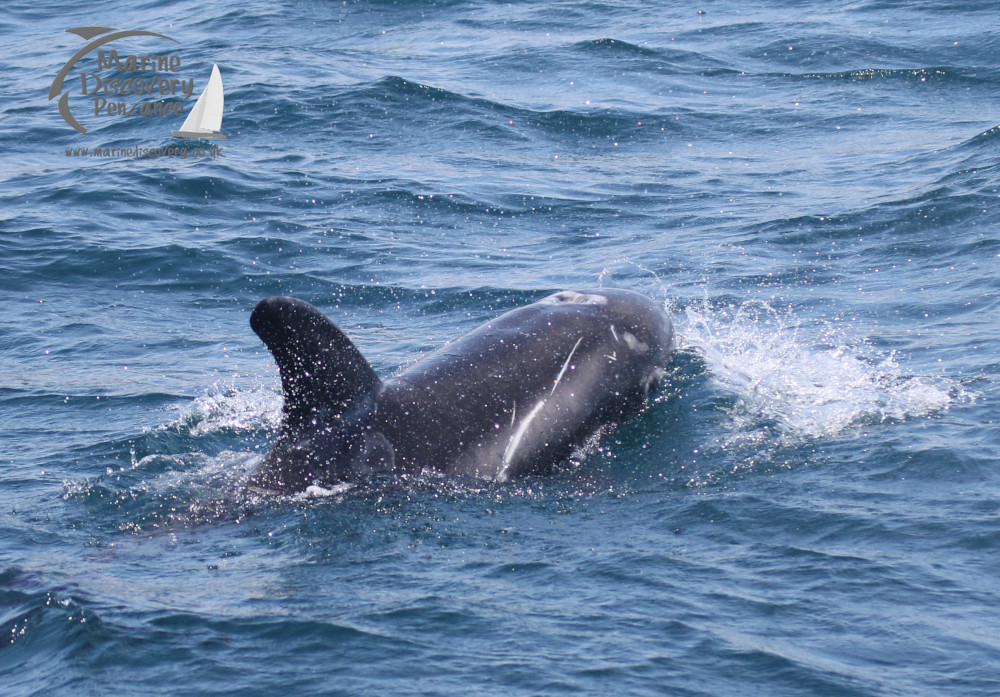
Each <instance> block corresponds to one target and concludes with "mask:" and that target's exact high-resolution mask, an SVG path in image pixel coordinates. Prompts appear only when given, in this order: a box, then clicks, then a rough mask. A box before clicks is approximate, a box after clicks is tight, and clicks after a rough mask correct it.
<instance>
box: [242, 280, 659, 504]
mask: <svg viewBox="0 0 1000 697" xmlns="http://www.w3.org/2000/svg"><path fill="white" fill-rule="evenodd" d="M250 326H251V328H252V329H253V330H254V331H255V332H256V333H257V335H258V336H259V337H260V338H261V340H263V342H264V344H265V345H266V346H267V348H268V349H269V350H270V351H271V354H272V355H273V356H274V360H275V362H276V363H277V364H278V370H279V372H280V373H281V386H282V390H283V392H284V409H283V414H282V422H281V426H280V428H279V431H278V435H277V437H276V439H275V441H274V445H273V447H272V449H271V450H270V452H268V454H267V455H266V456H265V457H264V459H263V460H262V461H261V463H260V464H259V465H258V466H257V468H256V469H255V470H254V471H253V472H252V473H251V474H250V477H249V479H248V481H247V484H246V487H247V489H248V490H250V491H252V492H255V493H261V494H290V493H296V492H302V491H305V490H306V489H307V488H308V487H310V486H312V485H317V486H325V487H329V486H332V485H337V484H339V483H342V482H352V481H359V480H363V479H364V478H365V477H370V476H372V475H373V474H377V473H385V472H398V473H415V472H420V471H422V470H423V469H425V468H433V469H436V470H439V471H442V472H445V473H452V474H458V475H468V476H475V477H481V478H486V479H493V480H496V481H505V480H507V479H509V478H511V477H518V476H523V475H529V474H539V473H544V472H545V471H546V470H548V469H550V468H551V467H552V466H553V465H555V464H558V463H559V462H560V461H562V460H565V459H566V458H567V457H569V455H570V454H571V453H572V452H573V450H574V448H577V447H579V446H581V445H582V444H584V443H585V442H586V441H587V439H588V438H589V437H590V436H592V435H593V434H594V433H595V432H597V431H598V429H599V428H601V427H602V426H604V425H605V424H615V423H618V422H620V421H622V420H624V419H626V418H628V417H629V416H632V415H634V414H636V413H638V412H639V411H640V410H641V409H642V407H643V406H644V405H645V403H646V400H647V399H648V397H649V395H650V394H651V393H652V392H653V391H654V390H656V389H657V387H658V385H659V382H660V380H661V378H662V377H663V375H664V372H665V369H666V366H667V363H668V362H669V360H670V357H671V355H672V353H673V343H674V338H673V327H672V325H671V323H670V318H669V316H668V315H667V313H666V312H665V311H664V310H663V308H662V307H661V306H660V305H659V304H658V303H656V302H654V301H653V300H652V299H650V298H648V297H646V296H644V295H641V294H639V293H635V292H633V291H628V290H611V289H598V290H588V291H561V292H559V293H555V294H554V295H550V296H548V297H546V298H543V299H542V300H539V301H538V302H535V303H532V304H531V305H526V306H524V307H520V308H517V309H515V310H511V311H510V312H507V313H506V314H504V315H501V316H500V317H498V318H496V319H495V320H492V321H490V322H487V323H486V324H484V325H482V326H481V327H479V328H477V329H475V330H473V331H472V332H470V333H468V334H466V335H464V336H462V337H460V338H459V339H456V340H455V341H452V342H450V343H448V344H446V345H445V346H444V347H442V348H440V349H438V350H437V351H435V352H434V353H432V354H430V355H428V356H426V357H425V358H423V359H421V360H420V361H417V362H416V363H414V364H413V365H411V366H410V367H408V368H407V369H406V370H404V371H403V372H401V373H400V374H398V375H395V376H393V377H391V378H389V379H387V380H384V381H383V380H380V379H379V377H378V376H377V375H376V374H375V371H374V370H372V367H371V366H370V365H369V364H368V361H366V360H365V358H364V356H362V355H361V352H360V351H358V349H357V348H356V347H355V346H354V344H353V343H352V342H351V340H350V339H348V338H347V336H346V335H345V334H344V333H343V332H342V331H341V330H340V329H339V328H338V327H337V326H336V325H335V324H334V323H333V322H331V321H330V320H329V319H328V318H327V317H326V316H325V315H324V314H323V313H322V312H320V311H319V310H318V309H316V308H315V307H313V306H312V305H310V304H309V303H306V302H304V301H302V300H297V299H295V298H287V297H272V298H267V299H265V300H262V301H261V302H260V303H259V304H258V305H257V307H256V308H255V309H254V311H253V313H252V315H251V316H250Z"/></svg>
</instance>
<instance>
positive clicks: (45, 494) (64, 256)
mask: <svg viewBox="0 0 1000 697" xmlns="http://www.w3.org/2000/svg"><path fill="white" fill-rule="evenodd" d="M83 26H102V27H113V28H117V29H145V30H149V31H156V32H162V33H165V34H168V35H170V36H172V37H174V38H176V39H177V40H178V41H179V43H178V44H177V45H176V46H174V45H171V46H170V50H171V51H174V52H176V53H177V54H178V55H180V56H181V57H182V60H183V66H184V70H183V76H184V77H192V78H194V79H195V82H196V93H197V92H198V91H200V89H201V88H202V86H203V85H204V82H205V80H206V79H207V76H208V73H209V71H210V69H211V65H212V63H217V64H218V65H219V68H220V71H221V73H222V77H223V81H224V84H225V90H226V107H225V114H224V120H223V126H222V130H223V132H224V133H225V134H226V135H227V136H228V137H227V138H226V139H225V140H224V141H219V142H218V143H213V144H219V145H221V148H222V155H223V157H215V158H212V157H191V158H184V159H180V158H170V157H148V158H141V159H135V158H129V157H90V156H88V157H81V156H79V155H69V154H67V150H68V149H73V148H77V149H78V148H84V147H86V148H94V147H102V148H105V147H106V148H114V147H118V148H125V147H130V146H142V147H146V148H170V147H176V146H177V145H178V140H177V139H174V138H171V137H170V130H171V129H177V128H178V127H179V126H180V124H179V123H175V121H176V119H173V118H171V119H168V118H166V117H143V118H139V117H133V118H124V117H123V118H112V117H109V116H95V115H94V114H93V113H92V111H91V112H88V100H87V98H86V97H84V96H79V95H78V94H77V95H74V96H72V98H71V102H70V103H71V105H72V109H73V112H74V114H76V115H77V118H79V120H80V121H81V123H84V125H85V126H86V127H87V129H88V131H89V132H88V134H87V135H82V134H80V133H77V132H76V131H74V130H73V129H71V128H70V127H69V126H68V125H67V124H66V122H65V121H64V120H63V119H62V118H61V117H60V115H59V111H58V109H57V107H56V104H55V101H56V100H52V101H48V100H47V93H48V90H49V86H50V84H51V82H52V79H53V77H54V76H55V74H56V73H57V72H58V71H59V69H60V67H61V66H62V65H63V63H64V62H65V61H66V60H67V59H68V58H69V56H71V55H72V54H73V52H74V51H76V50H78V49H79V48H80V47H81V46H83V45H84V40H83V39H82V38H80V37H78V36H75V35H73V34H69V33H66V32H65V29H67V28H73V27H83ZM0 27H2V29H3V33H4V36H5V37H6V38H5V42H4V46H3V48H0V76H2V77H0V93H2V94H3V96H4V99H3V100H2V102H0V113H2V118H0V144H2V147H3V148H4V150H5V158H4V161H3V164H2V165H0V175H2V186H0V201H2V204H0V287H2V290H3V298H4V302H3V307H2V310H0V357H2V358H0V360H2V363H0V365H2V370H0V419H2V432H3V435H4V437H3V439H2V441H0V463H2V470H0V525H2V527H0V632H2V637H0V673H2V675H3V676H4V677H3V679H4V684H5V687H4V690H3V692H4V694H8V695H90V694H94V695H98V694H100V695H105V694H128V695H147V694H148V695H163V694H177V695H213V694H233V693H237V692H238V693H239V694H245V695H257V694H260V695H271V694H275V693H276V692H278V691H282V692H283V693H285V694H289V695H335V694H345V695H347V694H373V693H386V694H426V695H443V694H466V695H475V694H483V695H501V694H510V695H524V694H567V693H572V694H579V693H585V694H602V695H603V694H609V693H614V694H636V695H640V694H642V695H645V694H649V695H653V694H656V695H659V694H671V695H713V696H717V695H730V694H734V695H735V694H739V695H747V694H759V695H768V696H769V697H771V696H774V695H838V696H840V695H907V696H908V697H909V696H912V695H928V696H932V695H933V696H935V697H937V696H940V695H963V696H964V695H992V694H996V693H997V692H998V691H1000V679H998V677H997V676H998V675H1000V642H998V639H997V637H998V636H1000V613H998V612H997V609H996V608H997V606H998V596H997V590H996V589H997V588H998V587H1000V586H998V580H1000V578H998V577H1000V565H998V562H997V559H998V551H1000V534H998V532H997V529H998V526H1000V474H998V472H997V466H996V464H997V462H998V461H1000V459H998V450H1000V437H998V436H997V433H996V428H995V427H996V417H997V411H996V408H995V406H994V405H995V403H996V397H997V395H998V389H997V377H996V376H997V373H998V367H1000V361H998V350H997V340H998V338H1000V332H998V329H997V327H998V325H1000V323H998V319H1000V317H998V314H1000V313H998V311H997V310H998V300H997V298H998V290H1000V234H998V233H1000V228H998V224H997V222H996V221H997V215H996V210H997V204H998V196H1000V191H998V189H1000V164H998V156H1000V131H998V130H997V124H998V123H1000V101H998V97H997V95H1000V64H998V62H997V55H1000V54H998V50H997V49H998V48H1000V45H998V39H997V36H998V30H1000V26H998V20H997V15H996V12H995V10H994V9H993V8H992V7H991V6H989V5H988V4H986V3H974V2H955V3H948V4H941V3H924V2H918V3H912V2H911V3H905V4H904V3H895V2H832V3H823V4H818V3H806V2H781V3H772V4H771V5H770V6H768V7H747V6H746V5H745V4H743V3H734V2H729V1H727V0H715V1H713V2H706V3H703V4H701V5H698V4H695V5H691V4H685V3H673V2H666V3H641V2H618V3H600V2H554V3H540V2H519V3H509V4H508V3H498V2H459V1H457V0H456V1H452V2H436V3H419V2H407V1H403V0H400V1H399V2H389V1H384V2H350V1H348V2H344V3H319V2H298V3H286V2H278V3H270V4H265V3H259V2H252V1H251V2H247V3H242V4H240V5H239V6H230V5H226V4H223V3H207V4H206V3H191V2H181V3H164V2H147V3H139V4H134V3H133V4H128V3H119V2H111V3H109V4H105V5H102V6H100V7H97V6H93V7H90V6H80V5H71V4H68V3H59V2H51V1H45V0H43V2H42V3H36V4H33V5H29V4H26V3H19V2H15V3H8V4H7V5H5V7H4V8H3V9H2V10H0ZM130 41H132V42H133V43H127V42H124V41H123V42H122V43H121V46H120V50H121V51H122V53H123V55H124V53H125V52H126V51H130V52H135V53H145V52H156V51H160V52H163V51H165V50H167V49H165V48H164V42H163V41H162V40H155V39H132V40H130ZM81 66H82V67H81V68H79V69H80V70H84V69H85V70H90V69H92V68H93V58H92V57H90V58H87V59H84V61H83V62H81ZM87 66H90V67H87ZM79 80H80V77H79V74H78V73H72V72H71V74H70V76H69V77H68V78H67V83H66V84H67V85H73V86H74V87H73V89H76V87H75V86H76V85H79ZM597 286H605V287H626V288H631V289H633V290H638V291H641V292H645V293H647V294H648V295H651V296H652V297H655V298H657V299H658V300H660V301H662V302H663V303H664V305H665V307H667V308H668V309H669V310H670V311H671V313H672V314H673V317H674V321H675V324H676V326H677V329H678V336H679V351H678V354H677V356H676V358H675V360H674V363H673V364H672V365H671V373H670V379H669V380H668V381H667V385H666V386H665V387H664V389H663V390H662V391H661V392H660V394H659V395H658V396H657V397H656V398H655V400H654V401H653V403H652V404H651V405H650V408H649V409H648V410H647V411H646V412H645V413H643V414H642V415H641V417H640V418H638V419H637V420H635V421H633V422H631V423H628V424H626V425H624V426H623V427H622V428H620V429H619V430H617V431H615V432H614V433H610V434H606V435H605V436H604V437H603V438H602V439H601V440H600V441H599V443H598V445H597V446H596V447H595V448H594V449H593V450H592V451H591V452H589V453H588V454H586V455H585V456H584V457H582V458H581V459H578V460H576V461H573V462H570V463H564V465H563V466H561V467H560V468H559V470H558V472H556V473H555V474H554V475H553V476H550V477H545V478H533V479H527V480H521V481H515V482H510V483H506V484H503V485H500V484H494V483H490V482H481V481H469V480H463V479H456V478H448V477H437V476H433V475H430V474H428V475H425V476H423V477H419V478H410V479H406V480H402V481H399V480H395V481H382V480H379V481H371V482H364V483H360V484H358V485H357V486H355V487H353V488H345V489H344V490H339V491H336V492H333V494H334V495H331V496H327V497H323V498H307V497H299V498H296V499H292V500H282V501H270V502H266V501H257V500H248V499H246V498H243V497H241V496H240V495H239V494H238V488H239V483H240V481H241V479H242V478H243V477H244V476H245V474H246V473H247V471H248V470H249V469H250V468H252V467H253V465H254V464H255V463H256V462H257V461H258V459H259V458H260V457H261V455H262V453H263V452H265V451H266V449H267V448H268V447H269V443H270V441H271V439H272V438H273V436H274V432H275V428H276V425H277V421H278V419H279V418H280V409H281V395H280V384H279V381H278V377H277V371H276V370H275V368H274V367H273V364H272V362H271V358H270V356H269V355H268V354H267V352H266V350H265V349H264V347H263V346H262V345H261V344H260V343H259V342H258V340H257V338H256V336H254V334H253V333H252V332H251V331H250V329H249V326H248V324H247V320H248V317H249V312H250V310H251V309H252V307H253V306H254V304H255V303H256V302H257V301H258V300H259V299H260V298H262V297H265V296H267V295H272V294H276V293H281V294H290V295H295V296H298V297H302V298H304V299H306V300H308V301H310V302H312V303H314V304H316V305H318V306H319V307H321V308H322V309H323V310H324V311H326V312H327V313H328V314H329V315H330V316H331V317H332V318H334V320H335V321H337V322H338V323H339V324H340V325H341V326H342V327H343V328H344V329H345V330H346V331H347V332H348V333H349V334H350V335H351V336H352V337H353V338H354V339H355V341H356V342H357V344H358V346H359V347H360V348H361V349H362V351H363V352H364V353H365V354H366V356H368V358H369V360H370V361H371V362H372V364H373V365H374V366H375V368H376V370H377V371H379V372H380V374H382V375H389V374H392V373H393V372H394V371H396V370H397V369H398V368H399V367H400V366H405V365H408V364H409V363H411V362H413V361H415V360H417V359H418V358H419V357H420V356H421V355H423V354H425V353H427V352H429V351H432V350H434V349H435V348H437V347H438V346H440V345H441V344H442V343H444V342H445V341H447V340H449V339H451V338H454V337H456V336H458V335H460V334H461V333H463V332H464V331H467V330H469V329H472V328H473V327H475V326H477V325H478V324H479V323H481V322H483V321H485V320H487V319H489V318H490V317H493V316H496V315H497V314H499V313H501V312H502V311H504V310H506V309H509V308H512V307H516V306H519V305H522V304H525V303H528V302H531V301H532V300H535V299H537V298H540V297H542V296H544V295H545V294H547V293H549V292H551V291H553V290H557V289H560V288H566V287H580V288H583V287H597Z"/></svg>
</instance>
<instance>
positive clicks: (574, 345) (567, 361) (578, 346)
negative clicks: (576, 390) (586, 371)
mask: <svg viewBox="0 0 1000 697" xmlns="http://www.w3.org/2000/svg"><path fill="white" fill-rule="evenodd" d="M581 341H583V337H582V336H581V337H580V338H579V339H577V340H576V343H575V344H573V350H572V351H570V352H569V355H568V356H566V362H565V363H563V367H562V370H560V371H559V374H558V375H556V382H555V384H554V385H552V391H551V392H549V394H550V395H551V394H552V392H555V391H556V388H557V387H559V381H560V380H562V378H563V375H565V374H566V369H567V368H569V362H570V361H571V360H573V354H574V353H576V350H577V349H578V348H580V342H581Z"/></svg>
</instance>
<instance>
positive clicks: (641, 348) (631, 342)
mask: <svg viewBox="0 0 1000 697" xmlns="http://www.w3.org/2000/svg"><path fill="white" fill-rule="evenodd" d="M625 343H626V344H628V347H629V348H630V349H632V350H633V351H635V352H636V353H646V351H648V350H649V346H648V345H646V344H645V343H644V342H642V341H639V340H638V339H636V338H635V335H634V334H633V333H632V332H625Z"/></svg>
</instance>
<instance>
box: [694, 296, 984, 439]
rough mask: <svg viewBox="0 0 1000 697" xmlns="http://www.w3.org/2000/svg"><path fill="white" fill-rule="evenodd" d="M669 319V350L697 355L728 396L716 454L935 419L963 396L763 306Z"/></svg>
mask: <svg viewBox="0 0 1000 697" xmlns="http://www.w3.org/2000/svg"><path fill="white" fill-rule="evenodd" d="M675 320H677V330H678V339H679V345H680V346H681V347H682V348H686V349H688V350H692V351H694V352H696V353H698V354H699V355H701V356H702V357H703V359H704V361H705V364H706V367H707V369H708V373H709V378H710V380H711V381H712V383H714V384H715V385H716V386H717V387H718V388H720V389H721V390H722V391H723V392H724V393H729V395H731V397H732V398H733V401H732V404H731V406H728V407H727V411H728V423H727V424H726V426H727V428H728V429H729V430H730V431H731V436H730V437H729V438H728V439H726V442H724V443H721V445H723V446H724V447H725V446H726V445H731V444H733V443H736V442H739V441H741V440H747V439H752V440H760V439H761V438H772V437H774V436H775V435H777V436H778V438H780V439H782V440H790V441H801V440H805V439H810V438H818V437H828V436H833V435H836V434H839V433H841V432H843V431H845V430H846V429H849V428H851V427H855V426H858V425H860V424H864V423H871V422H880V421H886V420H890V419H906V418H913V417H919V416H926V415H929V414H933V413H937V412H940V411H943V410H946V409H948V408H949V407H950V406H951V405H952V404H953V403H955V402H956V401H958V400H964V399H968V398H970V397H971V394H970V393H968V392H967V391H966V390H965V389H964V388H963V387H962V386H961V385H959V384H958V383H957V382H955V381H954V380H950V379H947V378H943V377H928V376H920V375H908V374H907V373H906V371H905V370H904V369H903V368H902V367H901V366H900V365H899V364H898V363H897V362H896V355H895V354H894V352H889V353H884V352H879V351H876V350H874V349H873V348H872V347H871V346H869V345H868V344H866V343H865V342H864V341H863V340H851V339H850V338H849V336H848V335H847V334H846V333H845V332H844V331H843V330H842V329H841V328H840V327H838V326H837V325H835V324H831V323H827V324H806V323H803V322H802V321H801V320H799V319H798V318H797V317H796V316H795V314H794V313H793V312H791V311H778V310H775V309H774V308H772V307H771V306H769V305H768V304H766V303H761V302H755V301H748V302H745V303H743V304H742V305H740V306H725V307H712V306H711V305H710V304H709V303H707V302H706V303H703V304H702V305H700V306H697V307H689V308H686V309H685V310H684V311H683V312H682V313H680V315H679V316H677V315H675ZM775 432H776V433H775Z"/></svg>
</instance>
